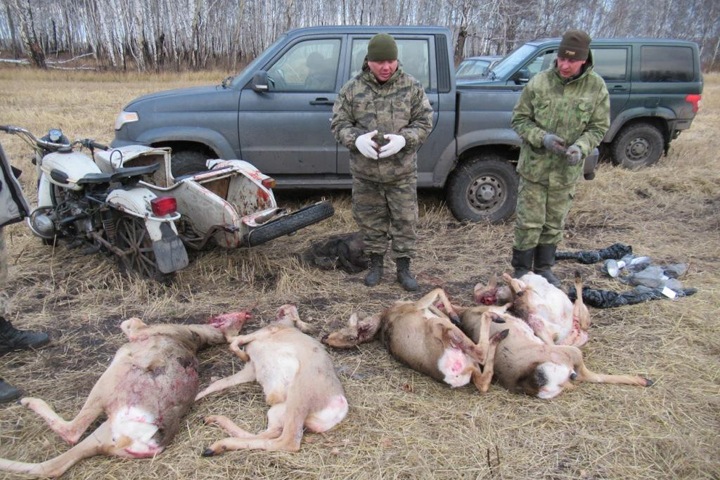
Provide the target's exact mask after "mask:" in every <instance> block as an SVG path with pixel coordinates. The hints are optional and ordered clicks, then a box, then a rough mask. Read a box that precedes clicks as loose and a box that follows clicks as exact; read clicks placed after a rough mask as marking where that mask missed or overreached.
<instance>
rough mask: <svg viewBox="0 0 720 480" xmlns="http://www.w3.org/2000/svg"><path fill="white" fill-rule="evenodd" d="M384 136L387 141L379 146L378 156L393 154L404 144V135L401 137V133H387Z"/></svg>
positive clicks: (383, 156)
mask: <svg viewBox="0 0 720 480" xmlns="http://www.w3.org/2000/svg"><path fill="white" fill-rule="evenodd" d="M385 138H386V139H387V140H389V141H388V143H387V144H385V145H383V146H382V147H380V155H379V157H380V158H385V157H389V156H390V155H395V154H396V153H398V152H399V151H400V150H402V149H403V147H404V146H405V137H403V136H402V135H395V134H392V133H388V134H387V135H385Z"/></svg>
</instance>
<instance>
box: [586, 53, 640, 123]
mask: <svg viewBox="0 0 720 480" xmlns="http://www.w3.org/2000/svg"><path fill="white" fill-rule="evenodd" d="M592 54H593V62H594V63H595V71H596V72H597V73H598V74H599V75H600V76H601V77H603V79H604V80H605V84H606V85H607V89H608V92H609V93H610V119H611V120H614V119H615V118H617V116H618V114H619V113H620V112H622V111H623V110H624V109H625V104H626V103H627V102H628V99H629V98H630V62H631V58H630V46H622V45H621V46H598V47H592Z"/></svg>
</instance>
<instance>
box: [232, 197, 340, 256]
mask: <svg viewBox="0 0 720 480" xmlns="http://www.w3.org/2000/svg"><path fill="white" fill-rule="evenodd" d="M334 214H335V208H333V206H332V203H330V202H328V201H322V202H317V203H313V204H312V205H308V206H306V207H303V208H301V209H300V210H297V211H295V212H293V213H291V214H290V215H287V216H285V217H281V218H279V219H277V220H274V221H272V222H270V223H267V224H265V225H263V226H261V227H258V228H256V229H254V230H253V231H251V232H250V233H249V234H248V235H247V236H246V237H245V242H244V243H245V245H246V246H248V247H254V246H257V245H260V244H263V243H266V242H269V241H270V240H273V239H275V238H278V237H282V236H284V235H289V234H291V233H294V232H297V231H298V230H300V229H302V228H305V227H308V226H310V225H313V224H315V223H318V222H320V221H322V220H325V219H326V218H330V217H332V216H333V215H334Z"/></svg>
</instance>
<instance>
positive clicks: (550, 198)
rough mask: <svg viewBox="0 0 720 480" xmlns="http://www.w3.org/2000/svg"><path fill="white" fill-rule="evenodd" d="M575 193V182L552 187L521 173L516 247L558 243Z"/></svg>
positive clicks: (516, 221)
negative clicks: (536, 181) (569, 184)
mask: <svg viewBox="0 0 720 480" xmlns="http://www.w3.org/2000/svg"><path fill="white" fill-rule="evenodd" d="M574 197H575V185H572V186H570V187H562V188H557V187H556V188H550V187H548V186H547V185H542V184H540V183H535V182H531V181H529V180H527V179H525V178H523V177H520V185H519V186H518V201H517V208H516V211H515V240H514V242H513V248H515V249H516V250H529V249H531V248H535V247H537V246H538V245H557V244H558V243H560V240H562V236H563V229H564V228H565V219H566V218H567V215H568V212H569V211H570V207H571V206H572V202H573V199H574Z"/></svg>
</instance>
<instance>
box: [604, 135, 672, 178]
mask: <svg viewBox="0 0 720 480" xmlns="http://www.w3.org/2000/svg"><path fill="white" fill-rule="evenodd" d="M664 144H665V140H664V138H663V135H662V133H661V132H660V131H659V130H658V129H657V128H655V127H654V126H652V125H650V124H647V123H636V124H634V125H630V126H628V127H625V128H623V129H622V131H621V132H620V134H619V135H618V136H617V137H615V140H613V142H612V149H611V152H612V158H613V162H614V163H615V164H616V165H621V166H623V167H625V168H629V169H631V170H635V169H638V168H641V167H649V166H650V165H654V164H655V163H657V161H658V160H660V157H661V156H662V153H663V148H664Z"/></svg>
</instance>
